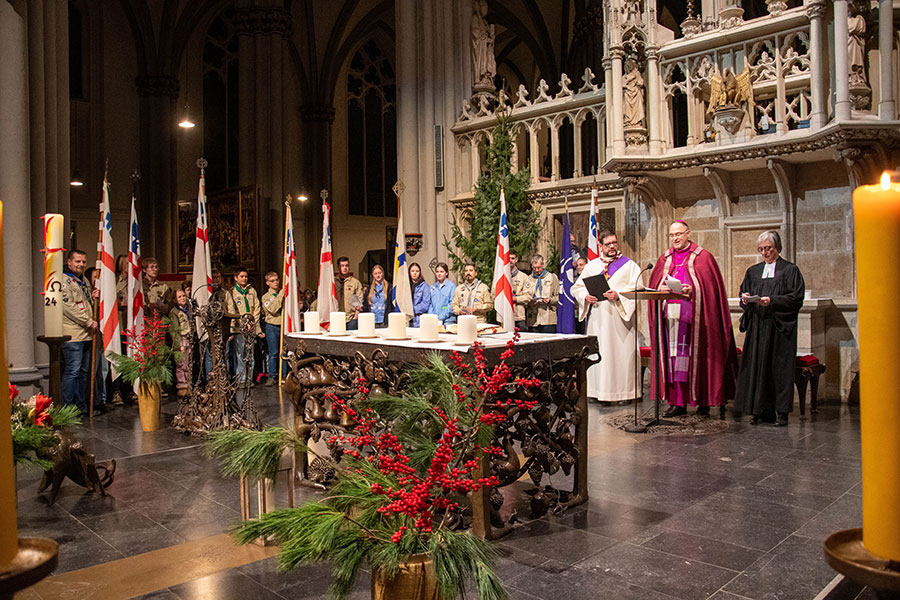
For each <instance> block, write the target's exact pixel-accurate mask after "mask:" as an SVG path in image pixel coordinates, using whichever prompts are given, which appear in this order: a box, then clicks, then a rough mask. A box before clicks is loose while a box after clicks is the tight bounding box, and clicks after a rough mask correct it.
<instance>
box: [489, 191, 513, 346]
mask: <svg viewBox="0 0 900 600" xmlns="http://www.w3.org/2000/svg"><path fill="white" fill-rule="evenodd" d="M492 287H493V291H494V310H496V311H497V320H498V321H500V324H501V325H503V329H505V330H506V331H513V330H514V329H515V327H516V317H515V313H514V312H513V293H512V270H511V268H510V266H509V223H508V222H507V219H506V195H505V194H504V192H503V190H500V227H499V231H498V232H497V256H496V258H495V259H494V284H493V286H492Z"/></svg>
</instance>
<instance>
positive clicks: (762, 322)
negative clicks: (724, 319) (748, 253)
mask: <svg viewBox="0 0 900 600" xmlns="http://www.w3.org/2000/svg"><path fill="white" fill-rule="evenodd" d="M764 267H765V263H764V262H761V263H759V264H755V265H753V266H752V267H750V268H749V269H747V272H746V273H745V274H744V281H743V283H741V294H743V293H744V292H747V293H749V294H750V295H753V296H761V297H762V296H768V297H769V298H771V299H772V303H771V304H770V305H769V306H762V305H760V304H756V303H750V304H747V305H743V309H744V314H743V315H742V316H741V325H740V327H741V331H743V332H745V333H746V335H745V337H744V354H743V360H742V362H741V371H740V375H739V376H738V386H737V394H736V397H735V409H736V410H739V411H742V412H746V413H750V414H752V415H754V416H757V417H758V416H763V415H765V416H767V417H768V416H772V417H774V415H772V412H773V411H777V412H780V413H789V412H791V410H792V408H793V405H794V389H793V383H794V360H795V358H796V354H797V315H799V314H800V307H802V306H803V294H804V291H805V285H804V283H803V275H801V274H800V269H798V268H797V265H795V264H794V263H791V262H788V261H786V260H784V259H783V258H779V259H778V260H777V261H776V263H775V277H771V278H766V279H763V278H762V275H763V268H764Z"/></svg>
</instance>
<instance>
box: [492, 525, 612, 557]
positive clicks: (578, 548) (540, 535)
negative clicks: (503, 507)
mask: <svg viewBox="0 0 900 600" xmlns="http://www.w3.org/2000/svg"><path fill="white" fill-rule="evenodd" d="M615 543H616V540H614V539H612V538H609V537H606V536H602V535H595V534H593V533H587V532H585V531H579V530H577V529H571V528H569V527H564V526H562V525H559V524H557V523H549V522H547V521H532V522H530V523H527V524H525V525H523V526H522V527H519V528H518V529H516V530H515V531H514V532H513V533H511V534H510V535H508V536H507V537H505V538H503V544H504V545H506V546H512V547H514V548H518V549H520V550H525V551H526V552H531V553H532V554H537V555H540V556H544V557H546V558H553V559H559V558H560V557H565V558H566V560H567V561H568V562H569V563H570V564H571V563H574V562H576V561H579V560H581V559H583V558H587V557H588V556H590V555H592V554H596V553H597V552H600V551H601V550H603V549H604V548H608V547H610V546H612V545H613V544H615Z"/></svg>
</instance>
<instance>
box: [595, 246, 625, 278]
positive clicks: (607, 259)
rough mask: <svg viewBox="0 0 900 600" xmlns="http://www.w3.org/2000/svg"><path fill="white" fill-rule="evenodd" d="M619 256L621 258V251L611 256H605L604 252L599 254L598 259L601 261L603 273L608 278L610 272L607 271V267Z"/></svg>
mask: <svg viewBox="0 0 900 600" xmlns="http://www.w3.org/2000/svg"><path fill="white" fill-rule="evenodd" d="M620 258H622V253H621V252H617V253H616V255H615V256H613V257H609V256H606V255H605V254H603V255H601V256H600V260H602V261H603V274H604V275H605V276H606V278H607V279H609V278H610V277H612V275H610V273H609V267H610V266H611V265H612V264H613V263H614V262H616V261H617V260H619V259H620Z"/></svg>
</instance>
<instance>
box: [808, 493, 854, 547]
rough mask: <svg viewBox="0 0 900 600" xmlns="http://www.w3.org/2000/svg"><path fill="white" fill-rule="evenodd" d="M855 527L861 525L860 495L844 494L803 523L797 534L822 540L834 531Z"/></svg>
mask: <svg viewBox="0 0 900 600" xmlns="http://www.w3.org/2000/svg"><path fill="white" fill-rule="evenodd" d="M856 527H862V496H857V495H855V494H845V495H844V496H841V497H840V498H838V499H837V500H835V501H834V503H833V504H831V505H830V506H828V507H827V508H826V509H825V510H823V511H822V512H821V513H819V514H818V515H816V516H815V517H813V518H812V519H810V520H809V521H808V522H807V523H806V524H804V525H803V527H801V528H800V529H799V530H798V531H797V535H802V536H806V537H809V538H813V539H816V540H818V541H820V542H824V541H825V538H827V537H828V536H829V535H831V534H832V533H834V532H836V531H840V530H842V529H854V528H856Z"/></svg>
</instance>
